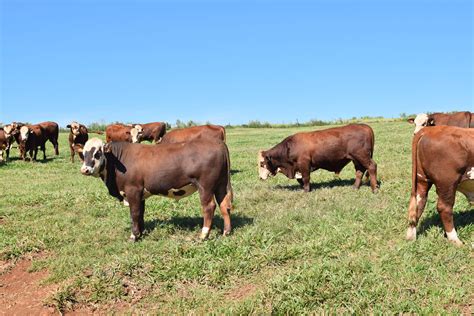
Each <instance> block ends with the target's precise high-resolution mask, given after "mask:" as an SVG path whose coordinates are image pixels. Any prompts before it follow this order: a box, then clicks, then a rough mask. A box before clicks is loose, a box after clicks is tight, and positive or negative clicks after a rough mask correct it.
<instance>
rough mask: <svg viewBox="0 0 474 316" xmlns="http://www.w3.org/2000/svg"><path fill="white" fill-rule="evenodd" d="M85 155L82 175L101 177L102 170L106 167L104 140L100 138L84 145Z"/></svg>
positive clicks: (90, 140)
mask: <svg viewBox="0 0 474 316" xmlns="http://www.w3.org/2000/svg"><path fill="white" fill-rule="evenodd" d="M83 155H84V163H83V164H82V167H81V173H82V174H83V175H85V176H94V177H98V176H100V170H101V169H102V170H103V169H104V167H105V166H104V164H105V155H104V143H103V142H102V140H100V139H98V138H92V139H89V140H88V141H87V142H86V144H85V145H84V149H83ZM103 166H104V167H103Z"/></svg>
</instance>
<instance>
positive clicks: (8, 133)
mask: <svg viewBox="0 0 474 316" xmlns="http://www.w3.org/2000/svg"><path fill="white" fill-rule="evenodd" d="M19 129H20V128H19V127H18V124H17V123H11V124H8V125H5V126H4V127H3V131H4V132H5V137H6V138H7V139H9V138H10V137H12V136H14V135H15V134H16V133H18V131H19Z"/></svg>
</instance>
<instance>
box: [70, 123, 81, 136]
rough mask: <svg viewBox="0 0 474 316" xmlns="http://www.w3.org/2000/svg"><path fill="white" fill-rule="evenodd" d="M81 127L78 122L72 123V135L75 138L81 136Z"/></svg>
mask: <svg viewBox="0 0 474 316" xmlns="http://www.w3.org/2000/svg"><path fill="white" fill-rule="evenodd" d="M80 127H81V126H80V125H79V123H77V122H72V123H71V132H72V134H73V135H74V136H77V135H79V128H80Z"/></svg>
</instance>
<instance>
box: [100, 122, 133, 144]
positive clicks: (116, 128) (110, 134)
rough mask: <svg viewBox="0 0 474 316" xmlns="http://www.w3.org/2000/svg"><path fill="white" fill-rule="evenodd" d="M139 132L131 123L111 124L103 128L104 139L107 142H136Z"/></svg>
mask: <svg viewBox="0 0 474 316" xmlns="http://www.w3.org/2000/svg"><path fill="white" fill-rule="evenodd" d="M139 133H140V131H138V130H137V129H136V128H135V127H133V126H132V125H124V124H111V125H109V126H107V127H106V129H105V139H106V141H107V143H109V142H129V143H137V142H138V141H139Z"/></svg>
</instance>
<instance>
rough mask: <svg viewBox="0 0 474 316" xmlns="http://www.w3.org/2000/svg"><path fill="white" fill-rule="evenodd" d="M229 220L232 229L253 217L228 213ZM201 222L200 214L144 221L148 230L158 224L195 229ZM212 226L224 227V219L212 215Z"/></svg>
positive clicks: (251, 221) (243, 224)
mask: <svg viewBox="0 0 474 316" xmlns="http://www.w3.org/2000/svg"><path fill="white" fill-rule="evenodd" d="M230 220H231V223H232V229H235V228H239V227H244V226H247V225H252V224H253V218H251V217H247V216H242V215H233V214H231V215H230ZM202 224H203V217H202V216H175V217H172V218H170V219H167V220H164V221H162V220H158V219H153V220H151V221H146V222H145V229H146V230H147V231H148V232H151V231H153V230H154V229H155V228H156V227H157V226H160V225H166V226H168V225H171V226H175V227H176V228H179V229H183V230H190V231H192V230H195V229H197V228H201V227H202ZM212 227H213V228H214V229H220V230H222V229H223V227H224V221H223V220H222V217H218V216H214V219H213V221H212Z"/></svg>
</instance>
